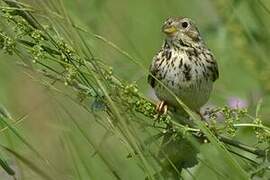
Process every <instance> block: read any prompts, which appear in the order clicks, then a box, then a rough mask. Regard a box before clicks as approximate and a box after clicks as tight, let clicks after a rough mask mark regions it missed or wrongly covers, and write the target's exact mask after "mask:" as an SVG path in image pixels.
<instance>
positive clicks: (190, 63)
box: [148, 17, 218, 111]
mask: <svg viewBox="0 0 270 180" xmlns="http://www.w3.org/2000/svg"><path fill="white" fill-rule="evenodd" d="M162 29H163V32H165V33H166V38H165V41H164V43H163V45H162V48H161V50H160V51H159V52H158V53H157V55H156V56H155V57H154V58H153V62H152V64H151V66H150V73H151V74H152V75H153V76H154V77H155V78H157V79H158V80H160V81H161V82H162V83H163V84H164V85H165V86H166V87H168V88H169V89H170V90H171V91H172V92H173V93H175V94H176V95H177V96H178V97H179V98H180V99H181V100H182V101H183V102H184V103H185V104H186V105H187V106H189V107H190V108H191V109H193V110H195V111H198V110H199V109H200V107H201V106H203V105H204V104H205V103H206V102H207V101H208V99H209V96H210V93H211V91H212V86H213V82H214V81H215V80H216V79H217V78H218V67H217V63H216V60H215V58H214V56H213V54H212V52H211V51H210V50H209V49H208V48H207V47H206V45H205V43H204V42H203V40H202V38H201V36H200V33H199V31H198V29H197V27H196V25H195V23H194V22H192V20H190V19H189V18H182V17H174V18H169V19H167V20H166V22H165V23H164V26H163V28H162ZM155 78H153V77H152V76H151V75H149V76H148V82H149V84H150V85H151V86H152V87H153V88H154V90H155V93H156V95H157V97H158V98H159V99H160V100H162V101H165V102H166V103H167V104H168V105H169V106H170V105H171V106H174V107H179V106H178V103H177V101H176V100H175V98H174V97H173V96H172V95H171V94H170V93H169V92H168V91H167V90H166V89H165V88H164V87H163V86H162V85H161V84H160V83H159V82H158V81H156V80H155Z"/></svg>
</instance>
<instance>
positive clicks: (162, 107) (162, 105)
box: [156, 101, 168, 115]
mask: <svg viewBox="0 0 270 180" xmlns="http://www.w3.org/2000/svg"><path fill="white" fill-rule="evenodd" d="M156 111H157V113H158V114H159V115H166V114H167V112H168V106H167V104H166V102H165V101H160V102H158V103H157V106H156Z"/></svg>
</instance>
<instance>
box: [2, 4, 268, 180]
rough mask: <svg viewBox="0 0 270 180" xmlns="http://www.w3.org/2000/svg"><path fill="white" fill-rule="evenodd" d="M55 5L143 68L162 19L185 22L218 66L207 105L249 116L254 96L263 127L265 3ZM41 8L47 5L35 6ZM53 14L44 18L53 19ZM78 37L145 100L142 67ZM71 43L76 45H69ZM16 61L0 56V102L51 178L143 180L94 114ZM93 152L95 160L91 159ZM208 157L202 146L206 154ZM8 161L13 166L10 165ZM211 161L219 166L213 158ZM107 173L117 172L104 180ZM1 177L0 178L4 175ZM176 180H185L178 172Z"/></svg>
mask: <svg viewBox="0 0 270 180" xmlns="http://www.w3.org/2000/svg"><path fill="white" fill-rule="evenodd" d="M24 2H27V3H29V4H31V5H33V6H35V7H36V9H38V10H40V14H42V9H43V8H48V7H49V8H50V7H52V6H53V5H55V6H58V3H59V2H57V1H50V2H47V1H44V2H45V3H41V6H40V5H39V3H40V2H39V1H24ZM62 3H63V4H64V6H65V7H66V13H67V14H69V16H70V17H71V18H72V19H73V21H74V23H75V24H76V25H77V26H80V27H82V28H84V29H87V30H89V31H91V32H93V33H95V34H98V35H101V36H103V37H105V38H106V39H108V40H110V41H112V42H113V43H114V44H116V45H117V46H119V47H121V48H122V49H123V50H125V51H126V52H128V53H129V54H130V55H132V56H133V57H136V59H137V60H138V61H139V62H140V63H141V64H142V65H143V66H144V67H145V69H148V67H149V65H150V63H151V61H152V57H153V56H154V55H155V53H156V52H157V51H158V50H159V49H160V47H161V44H162V41H163V38H164V36H163V34H162V33H161V26H162V24H163V22H164V20H165V19H167V18H168V17H169V16H186V17H190V18H192V19H193V20H194V21H195V22H196V23H197V26H198V28H199V30H200V32H201V34H202V36H203V38H204V40H205V41H206V43H207V44H208V47H209V48H210V49H211V50H212V51H213V52H214V54H215V57H216V59H217V61H218V65H219V71H220V78H219V80H218V81H216V83H215V87H214V91H213V93H212V95H211V99H210V101H209V104H210V105H211V106H224V105H230V99H232V98H235V99H237V100H239V102H241V103H242V104H243V106H247V107H248V108H249V110H250V113H251V115H254V112H255V107H256V105H257V103H258V101H259V100H260V99H262V100H263V104H262V111H261V113H260V115H261V118H262V119H263V120H265V122H264V123H265V124H268V125H269V124H270V121H269V116H270V93H269V92H270V81H269V80H270V60H269V56H270V51H269V47H270V21H269V19H270V2H269V1H267V0H256V1H255V0H189V1H187V0H168V1H165V0H114V1H113V0H63V1H62ZM44 4H47V7H43V6H44ZM59 4H61V3H59ZM52 9H53V8H52ZM56 13H58V12H56ZM56 13H55V15H54V14H52V15H51V17H55V18H59V17H58V16H57V14H56ZM59 14H61V13H59ZM0 26H1V25H0ZM85 40H86V41H87V43H89V46H90V47H91V48H92V49H94V50H95V52H94V53H95V56H96V57H99V58H100V59H102V60H103V62H104V63H106V64H108V65H110V66H112V67H113V72H114V73H115V74H117V75H118V76H119V77H121V78H123V79H124V80H126V81H127V82H130V83H131V82H136V83H137V84H138V86H139V90H140V91H141V92H143V93H144V94H145V95H146V96H151V97H152V95H151V94H152V92H151V89H150V87H149V85H148V84H147V81H146V79H147V71H146V70H145V69H142V68H141V67H139V66H138V65H136V64H134V63H132V62H131V61H129V60H128V59H127V58H126V57H124V56H123V55H120V54H119V53H117V52H116V51H115V50H112V48H111V47H109V46H108V45H106V44H104V43H103V42H101V41H99V40H97V39H93V38H90V37H89V39H87V37H86V39H85ZM71 44H72V42H71ZM72 45H73V47H76V44H72ZM16 60H17V58H16V57H15V56H8V55H6V54H4V53H2V52H0V103H1V104H3V105H4V106H5V107H6V108H7V109H8V110H9V111H10V112H11V113H12V116H13V117H14V118H20V117H22V116H24V115H26V116H27V118H26V119H25V120H24V121H23V122H21V123H20V124H19V125H18V126H17V128H18V130H19V131H20V132H21V133H22V134H23V135H24V136H25V137H26V139H27V140H28V141H29V142H30V143H31V144H32V145H33V146H34V147H36V148H37V149H38V150H39V151H40V152H41V153H42V154H43V155H44V156H45V157H46V158H48V159H49V160H50V161H51V162H52V164H53V166H54V167H55V169H54V170H55V171H56V172H58V173H57V174H58V177H56V179H63V180H66V179H117V177H119V178H120V179H144V177H145V174H144V173H143V170H142V167H140V165H138V164H137V162H136V160H134V159H129V158H127V155H128V154H127V149H126V148H125V147H124V146H123V145H121V142H119V138H118V137H117V135H114V134H113V133H111V132H106V131H105V130H104V128H103V127H102V125H100V123H99V122H98V121H92V119H91V118H94V115H89V113H88V112H85V111H84V110H82V109H81V108H80V107H79V106H77V105H75V103H72V102H71V101H68V100H66V99H65V97H62V96H61V97H58V96H57V94H56V93H52V92H51V91H50V90H48V89H47V88H46V87H44V86H42V85H40V83H39V82H37V81H36V79H35V78H32V77H31V76H30V75H29V74H28V73H25V71H24V70H23V69H22V68H21V67H18V66H17V65H16ZM59 101H60V102H61V103H60V104H62V105H63V106H64V107H65V108H66V109H67V110H70V109H72V115H71V116H68V115H67V114H66V113H64V112H63V110H60V109H61V108H59V104H58V103H56V102H59ZM92 116H93V117H92ZM71 117H73V118H74V119H75V120H76V121H78V123H79V124H80V127H82V128H83V129H84V130H85V131H84V132H86V134H87V137H89V138H90V139H91V142H92V144H91V143H89V141H87V140H86V139H84V138H82V137H81V133H80V131H79V130H78V128H76V127H74V124H72V123H71V120H70V119H71ZM243 134H244V133H243ZM7 136H8V135H7V133H1V137H3V138H1V139H2V140H3V142H6V143H7V142H8V141H9V140H8V139H9V138H8V137H7ZM11 137H12V135H11ZM243 137H244V135H243ZM13 139H15V140H13V141H15V142H14V146H15V147H16V150H17V151H18V152H20V153H21V154H23V155H24V156H25V157H27V158H30V159H31V156H32V154H31V152H29V150H28V149H27V148H26V147H25V146H24V145H23V144H21V143H19V142H18V143H17V141H16V138H13ZM250 139H251V140H250V141H249V138H248V139H245V140H246V142H247V143H248V142H252V140H254V137H251V138H250ZM96 150H98V151H100V154H102V156H100V155H97V152H96ZM78 152H79V153H78ZM215 153H216V152H214V151H213V152H212V151H211V149H210V150H209V157H210V158H211V154H215ZM98 154H99V153H98ZM204 158H206V157H204ZM32 160H34V159H32ZM10 161H11V163H14V164H15V162H14V160H12V159H11V160H10ZM213 161H214V162H216V163H218V162H219V160H218V159H217V160H213ZM14 166H15V167H16V165H14ZM40 167H41V168H42V167H43V165H42V164H40ZM23 168H25V167H23ZM108 169H110V171H109V170H108ZM111 169H113V172H115V174H117V175H112V173H111V172H112V171H111ZM45 171H46V169H45ZM59 172H60V174H59ZM192 174H193V175H194V176H196V179H205V178H207V179H211V178H212V179H217V176H216V175H215V173H214V172H213V171H212V170H209V168H207V166H203V165H200V166H198V167H196V168H193V169H192ZM209 175H211V178H210V177H209ZM20 176H22V177H24V179H27V180H28V179H39V178H40V177H39V176H37V175H35V174H34V173H33V172H32V171H31V170H29V169H28V168H25V170H24V172H23V173H20ZM2 177H3V179H8V176H6V175H4V172H2ZM184 177H185V179H192V177H191V176H190V175H188V174H187V173H186V172H184ZM0 179H2V178H1V175H0Z"/></svg>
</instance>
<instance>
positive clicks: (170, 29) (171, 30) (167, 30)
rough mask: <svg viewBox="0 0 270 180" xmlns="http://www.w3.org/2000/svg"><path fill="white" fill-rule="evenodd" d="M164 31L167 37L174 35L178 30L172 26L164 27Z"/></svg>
mask: <svg viewBox="0 0 270 180" xmlns="http://www.w3.org/2000/svg"><path fill="white" fill-rule="evenodd" d="M162 31H163V32H164V33H165V34H167V35H172V34H174V33H175V32H176V31H177V29H176V27H175V26H172V25H170V26H168V25H164V26H163V28H162Z"/></svg>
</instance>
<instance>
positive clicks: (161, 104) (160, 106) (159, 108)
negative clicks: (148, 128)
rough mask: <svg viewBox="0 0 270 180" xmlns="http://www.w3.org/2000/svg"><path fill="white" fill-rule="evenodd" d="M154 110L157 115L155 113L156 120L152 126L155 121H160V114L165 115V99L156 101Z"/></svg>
mask: <svg viewBox="0 0 270 180" xmlns="http://www.w3.org/2000/svg"><path fill="white" fill-rule="evenodd" d="M156 111H157V114H158V115H157V118H156V120H155V121H154V124H153V126H155V125H156V122H159V121H160V116H161V115H166V114H167V112H168V106H167V104H166V102H165V101H160V102H158V103H157V105H156Z"/></svg>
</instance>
